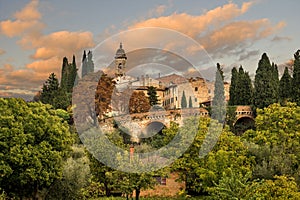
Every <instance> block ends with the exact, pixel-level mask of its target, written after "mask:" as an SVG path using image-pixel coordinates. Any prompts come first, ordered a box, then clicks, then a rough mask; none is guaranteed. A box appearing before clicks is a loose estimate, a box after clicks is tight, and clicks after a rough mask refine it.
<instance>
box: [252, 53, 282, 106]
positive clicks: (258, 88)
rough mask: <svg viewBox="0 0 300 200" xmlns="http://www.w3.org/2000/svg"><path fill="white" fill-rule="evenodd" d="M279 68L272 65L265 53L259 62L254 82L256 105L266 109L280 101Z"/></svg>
mask: <svg viewBox="0 0 300 200" xmlns="http://www.w3.org/2000/svg"><path fill="white" fill-rule="evenodd" d="M276 73H278V72H277V67H276V66H275V65H273V66H272V65H271V64H270V60H269V58H268V56H267V54H266V53H264V54H263V55H262V57H261V59H260V60H259V63H258V68H257V70H256V74H255V81H254V105H255V107H256V108H264V107H267V106H269V105H270V104H272V103H276V102H277V101H278V74H277V75H276Z"/></svg>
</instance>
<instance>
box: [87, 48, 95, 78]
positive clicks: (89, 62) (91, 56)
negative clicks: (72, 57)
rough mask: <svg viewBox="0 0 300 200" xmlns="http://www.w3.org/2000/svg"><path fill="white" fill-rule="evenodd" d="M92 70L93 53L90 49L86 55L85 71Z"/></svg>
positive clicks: (89, 71)
mask: <svg viewBox="0 0 300 200" xmlns="http://www.w3.org/2000/svg"><path fill="white" fill-rule="evenodd" d="M91 72H94V62H93V54H92V52H91V51H89V52H88V55H87V73H91Z"/></svg>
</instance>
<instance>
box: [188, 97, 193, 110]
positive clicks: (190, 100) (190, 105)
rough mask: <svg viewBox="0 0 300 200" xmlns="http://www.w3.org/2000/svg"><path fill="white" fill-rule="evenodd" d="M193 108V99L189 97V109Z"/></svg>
mask: <svg viewBox="0 0 300 200" xmlns="http://www.w3.org/2000/svg"><path fill="white" fill-rule="evenodd" d="M192 107H193V101H192V97H191V96H190V97H189V108H192Z"/></svg>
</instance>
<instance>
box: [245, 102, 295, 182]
mask: <svg viewBox="0 0 300 200" xmlns="http://www.w3.org/2000/svg"><path fill="white" fill-rule="evenodd" d="M257 112H258V116H257V117H256V131H253V130H251V131H247V132H246V133H245V134H244V135H243V138H244V139H245V140H247V141H248V142H249V144H248V146H249V153H250V154H252V155H254V156H255V160H256V167H255V169H254V171H253V175H254V177H255V178H264V179H272V177H274V176H275V175H278V176H281V175H287V176H293V177H294V178H295V180H296V182H297V183H298V184H299V183H300V178H299V177H300V173H299V171H300V169H299V161H300V160H299V156H300V132H299V130H300V107H297V106H296V105H295V104H293V103H287V104H286V106H280V105H279V104H272V105H270V106H269V107H267V108H264V109H258V111H257Z"/></svg>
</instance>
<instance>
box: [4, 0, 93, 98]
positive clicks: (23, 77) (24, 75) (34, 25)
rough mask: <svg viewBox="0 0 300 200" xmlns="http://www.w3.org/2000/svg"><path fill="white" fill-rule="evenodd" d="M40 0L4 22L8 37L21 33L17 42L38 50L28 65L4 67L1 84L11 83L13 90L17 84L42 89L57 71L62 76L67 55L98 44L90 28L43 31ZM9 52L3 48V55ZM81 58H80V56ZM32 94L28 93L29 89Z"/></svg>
mask: <svg viewBox="0 0 300 200" xmlns="http://www.w3.org/2000/svg"><path fill="white" fill-rule="evenodd" d="M38 5H39V1H37V0H32V1H31V2H29V3H28V4H27V5H26V6H25V7H24V8H23V9H21V10H20V11H17V12H16V13H15V14H14V18H15V19H8V20H4V21H1V22H0V33H1V34H2V35H4V36H7V37H17V38H19V40H18V41H17V44H18V45H20V46H21V47H22V48H23V49H31V50H33V51H34V53H33V54H32V55H30V58H31V59H33V62H31V63H28V64H26V65H25V66H24V67H18V68H15V67H13V66H11V65H8V64H6V65H4V66H3V67H2V68H0V72H3V73H1V74H0V85H5V86H8V85H11V86H12V87H13V88H12V89H11V92H16V91H18V90H16V89H17V88H22V89H25V88H31V89H32V90H35V91H36V90H38V89H40V88H41V85H42V83H43V82H44V81H45V80H46V79H47V78H48V76H49V74H50V73H52V72H54V73H56V74H57V76H58V78H59V77H60V71H61V65H62V59H63V57H65V56H67V57H69V58H71V57H72V55H75V56H76V57H77V58H80V57H81V54H82V51H83V49H87V48H88V49H90V48H93V47H94V46H95V44H94V39H93V34H92V33H91V32H88V31H85V32H83V31H78V32H69V31H58V32H52V33H50V34H47V35H45V34H43V33H42V31H43V29H44V27H45V24H44V23H43V22H42V21H41V19H42V14H41V13H40V12H39V11H38ZM3 53H5V51H4V50H1V49H0V55H1V54H3ZM77 60H80V59H77ZM26 94H28V93H26Z"/></svg>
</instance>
